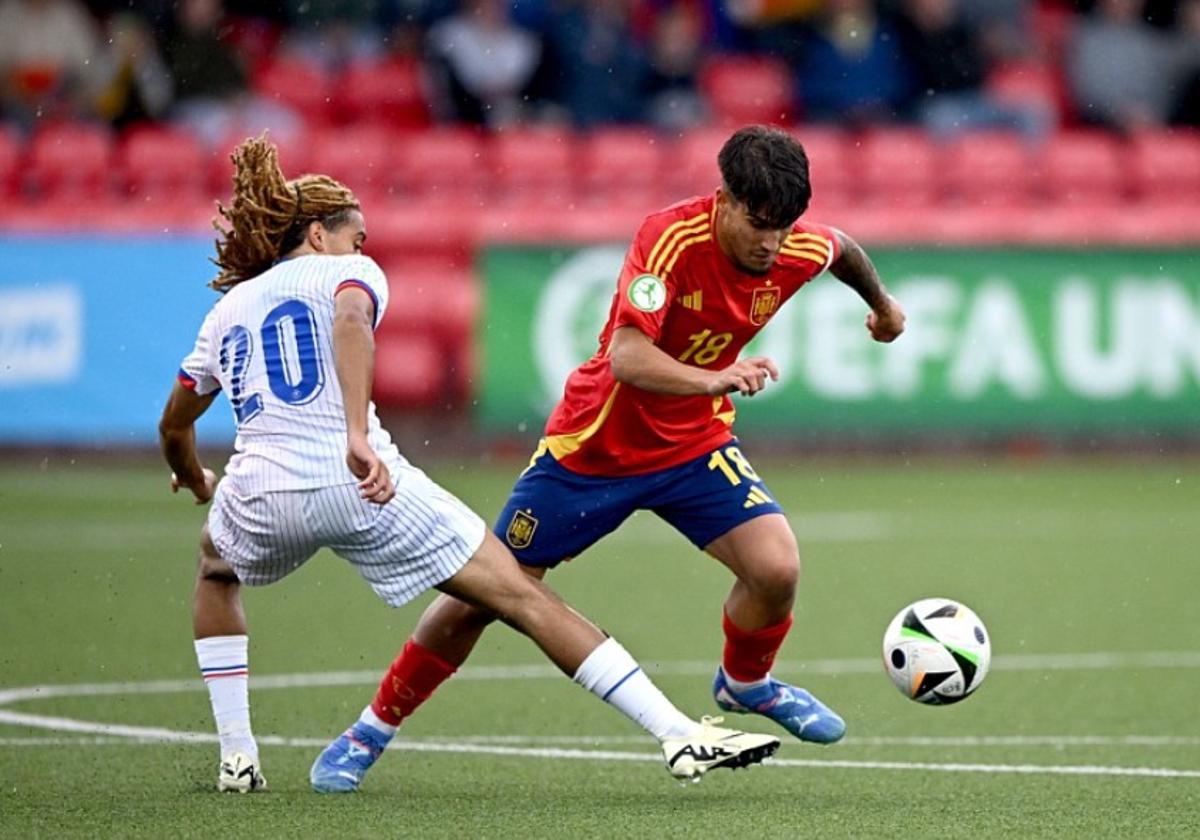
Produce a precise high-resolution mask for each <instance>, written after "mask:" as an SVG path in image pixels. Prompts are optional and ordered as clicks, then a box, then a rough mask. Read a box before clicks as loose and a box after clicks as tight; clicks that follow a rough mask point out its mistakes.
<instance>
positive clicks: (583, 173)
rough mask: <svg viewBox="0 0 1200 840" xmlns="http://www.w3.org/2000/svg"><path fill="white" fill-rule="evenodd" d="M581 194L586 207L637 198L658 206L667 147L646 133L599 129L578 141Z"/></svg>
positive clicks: (638, 130)
mask: <svg viewBox="0 0 1200 840" xmlns="http://www.w3.org/2000/svg"><path fill="white" fill-rule="evenodd" d="M578 145H579V158H578V161H579V162H578V168H579V183H578V186H579V190H580V198H581V202H582V203H583V204H607V203H609V202H611V201H614V200H621V201H623V200H626V199H628V197H629V196H631V195H633V196H637V199H636V200H637V201H641V202H642V203H649V204H656V203H658V202H659V200H660V199H661V198H662V196H663V188H662V167H663V161H664V157H665V154H664V143H663V141H662V139H661V138H660V137H658V135H656V134H654V133H653V132H651V131H648V130H645V129H637V128H608V129H600V130H597V131H594V132H592V133H591V134H589V135H587V136H585V137H583V138H581V139H580V140H579V143H578Z"/></svg>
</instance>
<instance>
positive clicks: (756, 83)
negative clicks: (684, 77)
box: [700, 55, 795, 127]
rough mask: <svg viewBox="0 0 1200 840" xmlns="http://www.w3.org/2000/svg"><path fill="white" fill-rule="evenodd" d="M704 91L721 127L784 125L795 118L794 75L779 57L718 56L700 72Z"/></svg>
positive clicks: (714, 116) (715, 118)
mask: <svg viewBox="0 0 1200 840" xmlns="http://www.w3.org/2000/svg"><path fill="white" fill-rule="evenodd" d="M700 90H701V92H702V93H703V94H704V96H705V98H706V99H707V100H708V103H709V105H710V107H711V108H712V112H713V119H714V121H715V122H716V123H717V124H718V125H721V126H725V127H736V126H742V125H746V124H747V123H774V124H776V125H783V124H787V123H789V122H791V121H792V120H793V119H794V118H795V108H794V97H793V92H792V77H791V74H790V73H789V72H788V68H787V65H786V64H785V63H784V62H783V61H781V60H779V59H776V58H770V57H765V56H748V55H725V56H716V57H714V58H712V59H711V60H710V61H708V63H707V64H706V65H705V66H704V68H703V69H702V70H701V71H700Z"/></svg>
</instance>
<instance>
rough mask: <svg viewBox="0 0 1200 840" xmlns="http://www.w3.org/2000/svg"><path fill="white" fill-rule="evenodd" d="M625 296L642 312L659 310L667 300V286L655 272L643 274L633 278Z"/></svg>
mask: <svg viewBox="0 0 1200 840" xmlns="http://www.w3.org/2000/svg"><path fill="white" fill-rule="evenodd" d="M625 296H626V297H628V298H629V302H630V303H632V304H633V305H634V306H635V307H637V308H638V309H640V310H641V311H642V312H657V311H658V310H660V309H662V308H663V306H664V305H666V302H667V286H666V284H665V283H663V281H662V280H661V279H659V278H658V277H655V276H654V275H653V274H641V275H639V276H637V277H634V278H633V282H632V283H630V284H629V289H628V291H626V293H625Z"/></svg>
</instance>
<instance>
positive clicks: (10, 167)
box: [0, 125, 21, 197]
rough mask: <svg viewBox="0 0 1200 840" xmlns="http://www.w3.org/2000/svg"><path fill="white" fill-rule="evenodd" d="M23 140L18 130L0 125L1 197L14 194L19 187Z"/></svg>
mask: <svg viewBox="0 0 1200 840" xmlns="http://www.w3.org/2000/svg"><path fill="white" fill-rule="evenodd" d="M20 161H21V142H20V140H18V139H17V133H16V131H14V130H12V129H10V128H9V127H8V126H6V125H0V197H2V196H9V195H12V194H14V193H15V192H16V191H17V189H18V188H19V186H20V184H19V182H18V178H17V173H18V172H19V171H20Z"/></svg>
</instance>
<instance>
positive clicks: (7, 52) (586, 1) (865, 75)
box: [0, 0, 1200, 140]
mask: <svg viewBox="0 0 1200 840" xmlns="http://www.w3.org/2000/svg"><path fill="white" fill-rule="evenodd" d="M740 54H751V55H755V56H764V57H769V58H770V59H773V60H774V61H775V63H776V64H777V65H778V66H779V67H781V68H784V69H785V71H786V74H787V79H788V82H789V90H790V93H789V97H790V100H791V101H790V103H789V110H788V112H787V113H784V114H781V115H780V119H781V121H790V122H807V123H821V122H833V123H838V124H843V125H852V126H853V125H861V124H875V123H881V122H883V123H915V124H920V125H923V126H925V127H927V128H928V129H929V130H931V131H933V132H937V133H942V134H944V133H950V132H955V131H959V130H964V129H971V128H976V127H986V128H996V127H1002V128H1011V129H1016V130H1019V131H1022V132H1024V133H1026V134H1027V135H1029V136H1032V137H1037V136H1040V135H1042V134H1045V133H1046V132H1048V131H1051V130H1053V129H1054V128H1055V127H1056V126H1057V125H1059V124H1061V123H1063V122H1066V123H1072V124H1083V125H1093V124H1094V125H1101V126H1108V127H1112V128H1114V129H1117V130H1121V131H1133V130H1136V129H1139V128H1142V127H1155V126H1165V125H1192V126H1194V125H1197V124H1200V0H1180V1H1179V2H1157V1H1156V0H1094V2H1075V3H1070V2H1066V0H1050V1H1049V2H1048V1H1047V0H970V2H966V0H879V1H878V2H876V1H875V0H728V2H719V1H718V0H461V2H456V0H345V2H335V0H282V2H279V0H275V2H271V1H270V0H224V2H223V0H91V2H86V0H0V118H2V119H3V121H4V122H6V123H8V124H10V125H14V126H17V127H18V128H19V130H21V131H28V130H30V129H32V128H34V127H36V126H37V125H38V124H39V121H43V120H47V119H53V118H71V119H86V120H97V121H103V122H106V123H109V124H111V125H113V126H114V127H116V128H123V127H125V126H127V125H130V124H133V123H137V122H140V121H144V120H161V121H171V122H178V123H182V124H184V125H187V126H189V127H191V128H193V129H194V130H195V131H196V132H197V133H198V134H199V135H200V136H202V137H205V138H212V139H214V140H216V139H219V138H221V137H223V136H225V135H226V134H227V129H228V128H229V127H230V123H231V122H235V123H236V122H237V121H239V120H240V121H241V122H243V123H247V124H249V123H255V124H261V125H270V126H272V127H273V128H275V129H276V130H281V129H282V130H286V128H287V126H288V125H291V124H297V123H303V121H304V120H305V119H306V115H305V114H304V113H302V112H299V110H298V109H297V108H295V107H294V106H289V105H287V104H284V101H281V100H280V99H279V98H278V97H275V98H273V97H270V96H264V95H262V91H261V89H260V88H259V87H256V85H255V83H254V80H255V78H256V74H258V73H260V72H262V70H263V68H264V67H266V66H268V65H269V64H270V63H272V62H277V61H285V60H293V59H294V60H296V61H299V62H305V63H307V64H309V65H312V66H313V67H316V68H318V69H319V70H321V71H325V72H327V73H329V74H331V76H334V77H335V76H336V74H337V73H338V72H339V71H341V70H343V69H344V68H346V67H350V66H354V65H359V64H362V63H364V62H367V63H370V62H389V63H392V64H395V65H403V66H409V67H411V68H413V69H414V72H416V73H417V74H418V75H419V78H420V79H421V91H422V92H421V96H422V98H423V100H424V104H425V108H426V110H427V115H428V116H427V119H428V121H429V122H433V123H446V122H460V123H468V124H477V125H481V126H485V127H487V128H491V129H502V128H504V127H505V126H507V125H511V124H513V123H516V122H521V123H528V122H552V123H558V124H567V125H572V126H574V127H576V128H581V129H587V128H589V127H591V126H595V125H601V124H614V123H646V124H650V125H654V126H657V127H660V128H663V129H665V130H673V131H674V130H684V129H687V128H689V127H692V126H695V125H699V124H703V123H705V122H706V121H708V120H709V119H710V118H711V111H710V103H709V102H708V101H707V99H706V97H705V95H704V86H703V84H702V83H701V75H702V73H703V72H704V68H705V66H706V64H707V63H708V62H709V60H710V59H711V58H712V57H713V56H720V55H740ZM1012 67H1020V68H1024V69H1025V70H1027V71H1028V70H1029V69H1030V68H1033V69H1034V73H1035V76H1037V78H1040V79H1042V80H1047V79H1048V80H1050V83H1049V87H1051V88H1053V87H1054V86H1055V85H1057V87H1058V92H1059V94H1060V95H1057V96H1056V95H1055V94H1054V91H1053V90H1051V93H1050V95H1045V87H1046V86H1044V87H1043V90H1042V91H1041V92H1042V94H1043V95H1042V96H1041V98H1039V97H1038V96H1012V95H1005V87H1004V85H1002V84H1001V85H998V84H996V83H995V82H996V79H997V77H998V76H999V75H1001V74H1002V73H1003V71H1004V69H1005V68H1012ZM1039 74H1040V75H1039ZM735 84H736V81H735ZM1010 87H1011V86H1010ZM1017 87H1018V88H1019V85H1017ZM1010 92H1011V91H1010ZM343 93H345V91H341V90H338V89H337V87H336V86H335V87H334V89H333V90H332V94H331V95H332V96H333V97H337V96H339V95H341V94H343Z"/></svg>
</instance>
